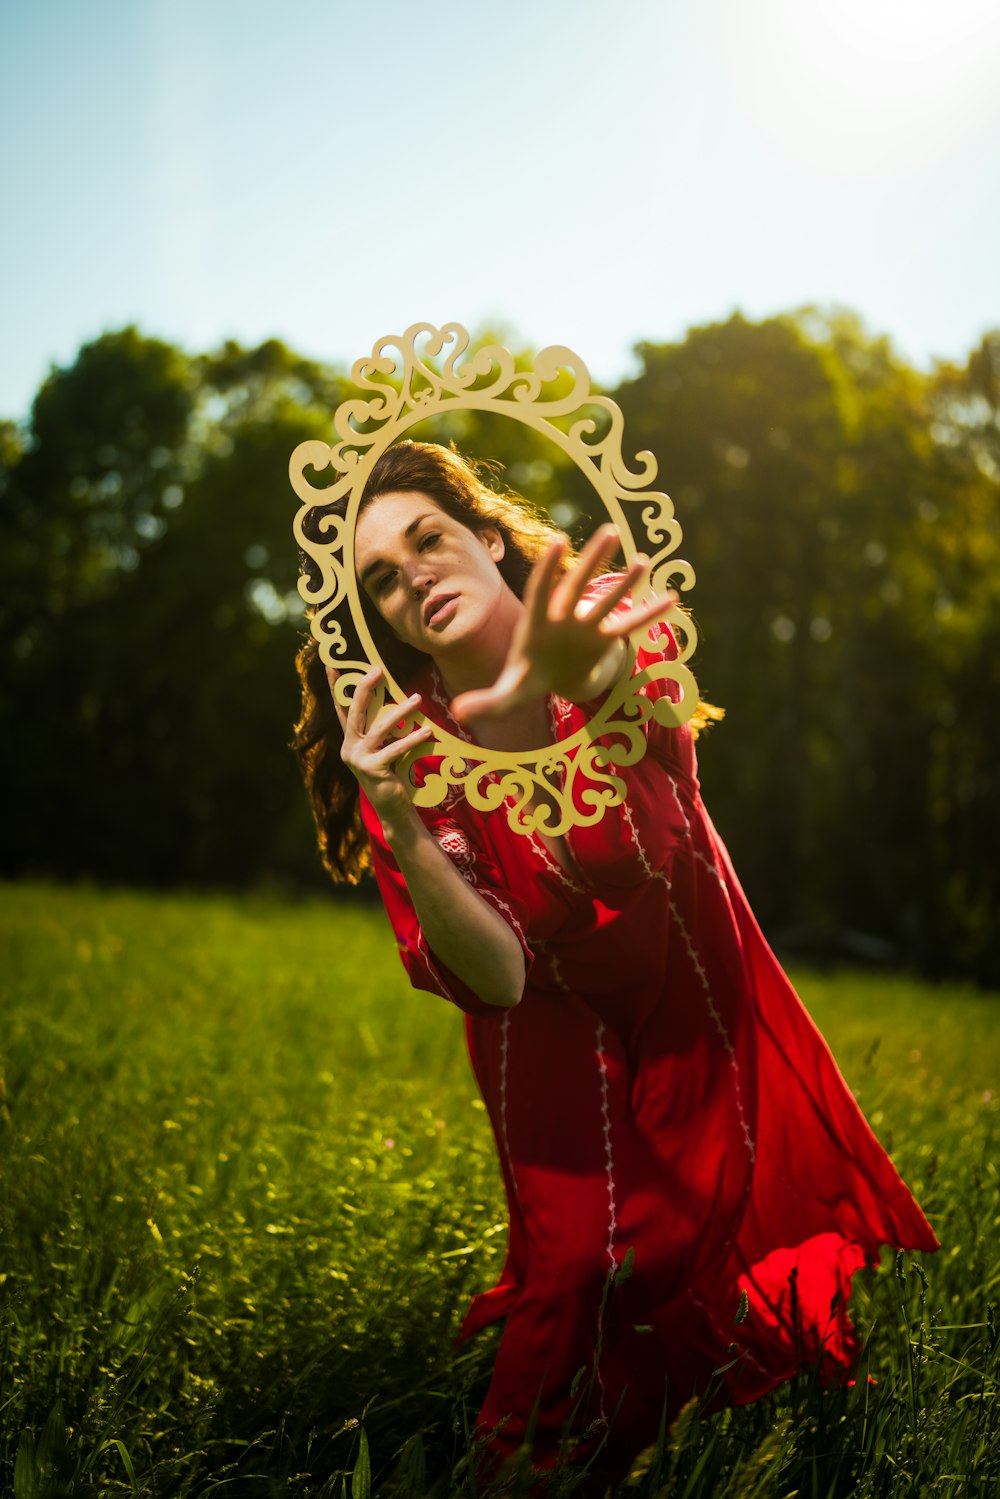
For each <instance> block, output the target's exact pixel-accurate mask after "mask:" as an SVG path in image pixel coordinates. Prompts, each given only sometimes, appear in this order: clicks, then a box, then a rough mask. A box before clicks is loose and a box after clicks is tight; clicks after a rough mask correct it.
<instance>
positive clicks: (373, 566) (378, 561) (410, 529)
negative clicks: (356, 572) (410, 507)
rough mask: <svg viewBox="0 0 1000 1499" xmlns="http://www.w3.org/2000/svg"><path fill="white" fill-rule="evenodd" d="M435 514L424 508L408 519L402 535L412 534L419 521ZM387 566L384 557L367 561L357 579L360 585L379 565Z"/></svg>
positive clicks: (428, 518) (435, 512)
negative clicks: (412, 518) (421, 512)
mask: <svg viewBox="0 0 1000 1499" xmlns="http://www.w3.org/2000/svg"><path fill="white" fill-rule="evenodd" d="M436 514H437V511H435V510H425V511H424V513H423V515H418V516H417V518H416V520H411V521H410V524H409V525H408V526H407V528H406V530H405V531H404V532H403V536H404V537H407V538H408V537H410V536H412V535H413V533H414V531H415V530H416V529H417V527H418V526H419V525H420V522H421V521H425V520H433V518H434V516H435V515H436ZM388 566H389V564H388V563H387V562H386V560H385V558H384V557H375V558H373V559H372V561H371V562H369V564H368V566H367V567H366V568H365V570H364V572H363V573H362V574H361V576H360V578H359V579H358V582H359V583H360V584H361V585H362V587H364V584H365V582H366V581H367V579H368V578H369V577H370V576H371V574H372V573H373V572H376V571H377V569H378V568H380V567H388Z"/></svg>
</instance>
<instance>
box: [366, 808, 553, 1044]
mask: <svg viewBox="0 0 1000 1499" xmlns="http://www.w3.org/2000/svg"><path fill="white" fill-rule="evenodd" d="M361 813H362V817H363V819H364V824H365V829H366V831H367V833H368V842H369V844H370V846H371V851H372V867H373V869H374V872H375V878H376V880H377V881H378V887H379V893H380V894H381V896H382V902H383V904H384V906H385V909H386V914H387V916H388V917H389V922H390V924H391V926H392V929H393V931H394V933H395V935H396V945H397V947H398V948H399V956H400V958H401V959H402V963H403V967H404V968H405V969H406V972H407V976H408V977H409V980H410V983H411V984H412V985H413V987H414V989H426V990H428V991H429V992H430V993H431V994H439V995H441V997H442V998H443V999H448V1000H450V1001H451V1003H452V1004H454V1005H457V1006H458V1008H459V1009H460V1010H464V1011H465V1012H466V1014H469V1015H500V1014H502V1013H503V1009H502V1007H501V1006H500V1005H491V1004H487V1003H486V1002H485V1000H482V999H480V998H479V996H478V995H477V994H476V993H475V991H474V990H473V989H471V988H470V987H469V985H468V984H466V983H465V982H464V981H463V980H462V979H460V978H459V977H458V975H457V974H455V973H453V972H452V971H451V969H450V968H448V967H447V965H446V964H444V963H443V962H442V961H441V959H440V958H439V957H438V956H437V955H436V953H434V952H433V951H432V950H431V948H430V946H429V944H428V942H427V939H426V937H425V936H424V932H423V928H422V927H421V925H420V922H419V921H418V919H417V913H416V911H415V910H414V908H413V902H412V900H411V899H410V892H409V890H408V889H407V888H406V881H405V879H404V878H403V875H402V872H401V870H400V868H399V865H398V864H397V863H396V859H395V857H394V855H393V852H392V850H391V849H390V847H389V845H388V844H387V843H386V841H385V835H384V833H383V832H382V824H381V822H380V821H379V818H378V813H377V812H376V811H375V809H374V807H373V806H372V805H371V803H370V802H369V801H368V799H367V797H365V796H364V795H363V794H362V797H361ZM420 816H421V820H422V821H423V823H424V826H425V827H426V828H427V830H428V832H429V833H430V835H431V837H432V838H433V839H434V840H435V842H436V843H437V844H438V846H439V847H440V848H441V849H442V850H443V852H444V853H445V854H447V856H448V858H449V859H450V860H451V862H452V863H453V864H454V866H455V868H456V869H457V870H458V872H459V874H460V875H461V876H462V878H463V879H464V880H466V881H467V882H468V883H469V884H470V885H471V886H472V888H473V889H474V890H475V891H476V893H477V894H478V895H480V896H481V897H482V899H483V900H485V901H486V903H487V904H488V905H489V906H492V908H493V910H494V911H496V912H497V914H498V915H500V916H501V917H503V919H504V921H506V923H507V925H508V926H509V927H510V929H511V931H512V932H513V933H514V935H515V937H516V938H517V940H518V942H519V943H520V944H521V950H522V952H523V953H524V962H525V973H526V974H527V972H528V971H529V970H530V968H531V965H532V962H533V955H532V952H531V949H530V947H529V946H528V942H527V938H526V936H525V928H526V923H527V910H526V908H525V906H524V905H523V904H522V903H521V901H519V900H518V899H517V897H516V896H515V895H514V894H513V893H512V892H511V891H510V890H508V889H506V888H505V887H504V884H503V881H502V878H501V875H500V872H499V870H498V869H497V866H496V864H495V863H494V862H493V860H492V859H490V857H489V856H488V855H487V854H486V853H485V851H484V850H483V849H481V848H478V847H476V846H475V844H474V842H473V840H472V839H471V838H470V836H469V834H468V832H467V830H466V829H465V828H463V827H462V826H460V824H459V823H458V822H457V821H456V820H455V819H454V817H452V816H450V815H449V814H448V813H447V812H446V811H443V810H442V809H439V808H432V809H430V810H429V811H428V810H424V809H421V812H420Z"/></svg>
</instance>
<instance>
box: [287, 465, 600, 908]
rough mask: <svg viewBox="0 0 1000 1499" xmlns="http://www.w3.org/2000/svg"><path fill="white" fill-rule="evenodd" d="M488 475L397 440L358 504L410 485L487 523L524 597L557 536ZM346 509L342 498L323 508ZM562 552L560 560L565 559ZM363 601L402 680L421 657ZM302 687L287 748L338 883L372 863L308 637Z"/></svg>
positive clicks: (451, 510)
mask: <svg viewBox="0 0 1000 1499" xmlns="http://www.w3.org/2000/svg"><path fill="white" fill-rule="evenodd" d="M487 478H490V479H494V480H495V471H494V470H493V469H491V466H490V465H489V464H474V463H471V462H470V461H469V460H468V459H466V458H463V457H462V456H461V454H460V453H458V452H456V451H455V450H454V449H453V448H444V447H441V446H440V445H439V444H437V443H432V442H400V443H397V444H396V445H395V446H394V447H391V448H389V449H387V451H386V452H385V453H383V454H382V457H381V458H380V459H379V460H378V462H377V463H376V464H375V466H374V468H373V469H372V471H371V474H370V476H369V478H368V482H367V484H366V485H365V487H364V491H363V493H362V495H361V505H360V509H359V514H360V510H363V509H365V507H366V506H368V505H370V504H371V503H372V501H373V500H376V499H378V498H379V496H380V495H383V494H391V493H394V492H396V491H404V492H405V491H410V490H412V491H415V492H418V493H420V494H425V495H428V496H429V498H430V499H432V500H434V502H435V503H436V504H437V505H439V506H440V507H441V509H442V510H443V511H445V513H446V514H447V515H450V516H451V517H452V519H453V520H457V521H459V522H460V523H461V524H462V525H463V526H467V527H468V529H469V530H470V531H473V532H476V533H481V532H483V531H485V530H487V529H489V528H493V529H495V530H497V531H499V533H500V535H501V536H502V537H503V543H504V555H503V557H502V559H501V560H500V561H499V562H498V563H497V567H498V568H499V570H500V573H501V575H502V577H503V578H504V580H505V581H506V582H507V584H508V585H509V586H510V588H511V590H512V591H513V592H514V593H516V594H517V596H518V598H521V597H523V594H524V588H525V584H526V583H527V581H528V578H529V576H530V574H531V570H532V568H533V567H534V565H535V563H536V562H538V561H539V560H540V558H541V557H542V556H543V555H544V553H545V551H546V549H547V548H548V545H549V543H550V541H551V540H552V538H553V536H561V535H562V534H563V533H562V532H561V531H559V530H557V529H556V527H555V526H553V525H552V523H551V521H549V520H548V519H547V517H546V515H545V512H544V511H539V510H535V509H534V508H533V507H532V506H531V505H529V504H528V503H527V502H526V501H525V500H522V499H520V498H519V497H518V496H517V495H513V494H504V493H500V492H499V491H498V490H497V489H494V488H490V486H489V485H488V484H487V483H486V479H487ZM330 508H331V510H335V511H339V512H340V513H341V514H343V513H344V512H345V511H346V508H347V502H346V500H341V501H339V502H338V503H337V504H335V505H333V506H331V507H330ZM573 555H574V554H573V552H572V551H569V550H568V551H567V553H566V557H565V561H564V565H565V566H568V565H569V563H570V562H571V561H572V557H573ZM360 597H361V607H362V609H363V610H364V615H365V621H366V623H367V625H368V628H369V630H370V631H371V635H372V639H373V641H374V642H375V646H376V649H377V650H378V653H379V655H380V656H381V658H382V660H383V662H384V663H385V665H386V666H387V667H388V669H389V671H390V672H391V673H392V675H393V677H394V678H395V679H396V681H397V682H398V683H399V684H400V686H402V685H404V684H405V683H406V682H408V681H409V680H410V679H411V678H412V677H413V676H414V674H415V673H416V671H417V670H419V668H420V667H421V666H422V665H423V664H424V663H425V662H426V660H427V657H426V656H425V655H423V653H422V652H420V651H418V650H416V649H414V647H413V646H409V645H405V644H404V643H403V642H402V641H400V640H397V638H396V636H395V635H393V633H392V631H391V630H390V629H389V627H388V625H387V624H386V622H385V620H384V619H383V618H382V616H381V615H380V614H379V612H378V610H377V609H376V608H375V605H374V604H373V603H372V601H371V600H370V599H369V598H368V597H367V595H366V594H364V592H362V593H361V595H360ZM295 664H296V666H297V668H298V673H299V681H300V683H301V685H302V712H301V714H300V716H299V721H298V723H297V724H296V725H295V736H294V738H293V740H292V747H293V749H294V750H295V752H296V754H297V755H298V759H299V764H300V766H301V768H302V774H303V777H304V779H305V783H306V789H307V791H308V793H309V798H310V800H311V802H312V809H313V816H314V817H315V819H316V831H317V833H318V835H319V848H320V854H321V856H322V859H323V863H324V864H325V865H326V867H327V869H328V870H329V872H330V874H331V876H332V878H333V879H334V880H335V881H337V882H338V883H350V884H356V883H357V881H358V879H359V878H360V876H361V873H362V871H363V870H364V869H365V867H366V866H367V864H368V863H369V862H370V861H369V852H368V840H367V838H366V836H365V831H364V827H363V826H362V822H361V810H360V803H359V788H358V782H357V779H356V777H355V776H354V773H353V772H352V771H351V770H350V769H349V768H348V767H347V766H346V765H345V764H344V762H343V760H342V759H341V758H340V750H341V746H342V744H343V739H344V735H343V730H342V729H341V727H340V720H339V718H338V717H337V713H336V709H335V708H334V705H333V697H332V694H331V692H330V685H329V682H328V681H327V676H326V667H325V666H324V664H323V662H322V660H321V659H320V654H319V644H318V642H317V641H316V640H314V639H313V638H312V636H310V637H309V638H308V639H307V640H306V641H305V642H304V643H303V645H302V647H301V649H300V650H299V653H298V656H297V658H296V663H295Z"/></svg>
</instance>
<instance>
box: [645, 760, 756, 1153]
mask: <svg viewBox="0 0 1000 1499" xmlns="http://www.w3.org/2000/svg"><path fill="white" fill-rule="evenodd" d="M670 784H671V785H672V786H674V795H675V796H676V797H677V805H678V806H680V797H679V796H677V787H676V786H675V785H674V781H673V777H671V778H670ZM623 806H624V808H625V821H626V823H627V824H628V829H629V832H630V833H631V834H632V839H633V842H634V843H635V847H636V851H637V852H638V855H639V858H640V859H641V860H642V867H643V869H644V870H645V872H646V873H647V874H648V875H649V877H650V879H658V880H662V881H663V883H664V884H665V885H666V887H667V889H668V890H669V889H670V888H671V885H670V881H669V879H668V878H667V876H666V875H665V874H664V873H663V871H662V869H654V868H653V866H652V865H651V864H650V862H649V859H648V858H647V857H646V851H645V849H644V848H643V846H642V843H641V842H640V841H639V833H638V829H637V828H636V825H635V822H634V821H633V818H632V812H631V809H630V807H629V805H628V802H624V803H623ZM683 811H684V809H683V807H681V812H682V813H683ZM685 822H687V819H686V817H685ZM689 831H690V825H689ZM715 873H716V874H717V873H718V871H717V870H716V871H715ZM720 878H721V876H720ZM669 905H670V914H671V916H672V917H673V919H674V920H675V921H676V923H677V929H678V931H679V932H680V934H681V937H682V938H683V941H684V946H685V947H686V948H687V952H688V957H689V958H690V959H691V962H692V964H693V966H694V971H695V973H696V974H697V975H698V979H699V981H700V983H701V987H702V991H703V992H704V995H705V1003H706V1005H707V1006H708V1013H709V1014H710V1015H711V1017H712V1023H713V1025H714V1026H715V1029H716V1030H717V1031H718V1033H719V1038H720V1040H721V1041H722V1045H723V1047H724V1048H725V1052H726V1055H727V1057H728V1058H729V1063H730V1066H731V1067H732V1069H733V1088H734V1091H735V1094H736V1112H737V1113H738V1115H739V1118H740V1128H741V1129H742V1131H743V1140H744V1143H745V1144H746V1148H747V1152H748V1154H749V1156H750V1159H751V1161H755V1160H756V1159H757V1151H756V1148H755V1146H754V1142H753V1137H752V1136H751V1134H750V1126H749V1125H748V1124H747V1118H746V1114H745V1113H744V1111H743V1094H742V1091H741V1089H740V1067H739V1062H738V1061H737V1059H736V1048H735V1046H734V1045H733V1042H732V1038H731V1036H730V1034H729V1032H728V1031H727V1030H726V1027H725V1024H724V1023H723V1019H722V1016H721V1015H720V1014H719V1012H718V1010H717V1009H716V1007H715V1000H714V999H713V998H712V990H711V987H710V985H709V982H708V975H707V974H706V973H705V970H704V968H703V967H702V963H701V959H700V958H699V957H698V954H697V952H696V951H695V947H694V943H693V942H692V940H691V933H690V932H689V931H688V928H687V923H686V922H685V921H684V918H683V917H682V916H681V914H680V912H679V911H678V910H677V907H676V905H675V904H674V902H673V901H672V900H671V901H670V902H669Z"/></svg>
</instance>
